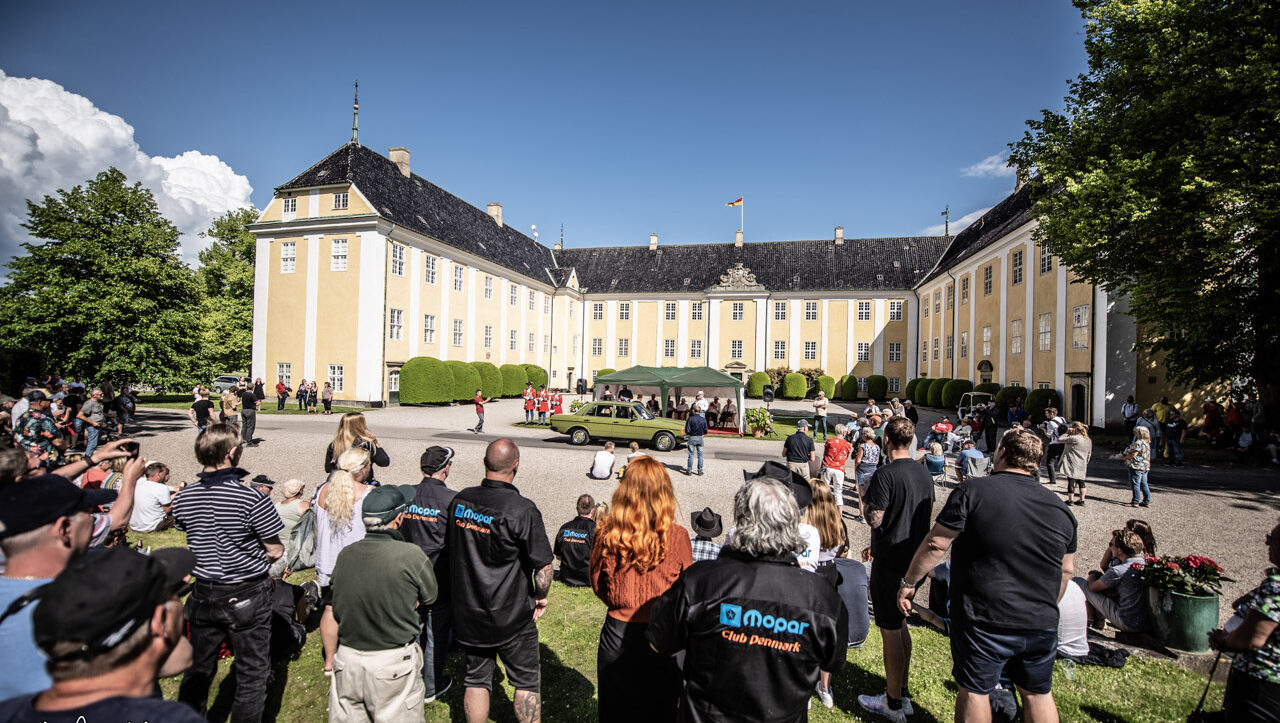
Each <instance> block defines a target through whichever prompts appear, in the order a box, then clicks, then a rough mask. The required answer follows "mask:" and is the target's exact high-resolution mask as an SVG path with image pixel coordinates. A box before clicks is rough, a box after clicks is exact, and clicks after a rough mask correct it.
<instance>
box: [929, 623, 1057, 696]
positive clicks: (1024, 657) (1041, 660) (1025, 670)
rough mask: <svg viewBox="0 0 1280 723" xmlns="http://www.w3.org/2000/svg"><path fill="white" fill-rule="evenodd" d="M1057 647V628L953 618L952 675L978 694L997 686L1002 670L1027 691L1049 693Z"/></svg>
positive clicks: (1015, 683)
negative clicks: (989, 624)
mask: <svg viewBox="0 0 1280 723" xmlns="http://www.w3.org/2000/svg"><path fill="white" fill-rule="evenodd" d="M1057 651H1058V629H1057V628H1050V629H1048V630H1002V629H999V628H984V627H981V626H978V625H973V624H972V623H966V622H964V621H962V620H961V619H960V618H952V620H951V659H952V661H953V662H952V665H951V675H952V676H953V677H955V680H956V685H959V686H960V687H962V688H964V689H965V690H968V691H971V692H974V693H977V694H979V695H987V694H989V693H990V692H991V691H992V690H994V689H995V687H996V684H997V683H999V682H1000V673H1001V671H1004V672H1005V673H1006V674H1007V675H1008V676H1009V680H1011V681H1013V684H1014V685H1016V686H1018V687H1019V688H1022V689H1023V690H1025V691H1026V692H1028V693H1032V694H1036V695H1043V694H1045V693H1048V692H1049V691H1050V690H1051V689H1052V687H1053V660H1054V658H1056V657H1057Z"/></svg>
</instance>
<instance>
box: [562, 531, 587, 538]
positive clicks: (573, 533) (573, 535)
mask: <svg viewBox="0 0 1280 723" xmlns="http://www.w3.org/2000/svg"><path fill="white" fill-rule="evenodd" d="M564 539H566V540H585V539H587V533H585V532H578V531H576V530H565V531H564Z"/></svg>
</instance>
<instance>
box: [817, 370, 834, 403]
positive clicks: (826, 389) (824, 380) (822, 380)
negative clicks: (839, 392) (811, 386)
mask: <svg viewBox="0 0 1280 723" xmlns="http://www.w3.org/2000/svg"><path fill="white" fill-rule="evenodd" d="M818 391H820V392H822V393H824V394H826V395H827V399H835V398H836V380H835V379H834V378H832V377H829V376H827V375H826V374H823V375H822V376H820V377H818Z"/></svg>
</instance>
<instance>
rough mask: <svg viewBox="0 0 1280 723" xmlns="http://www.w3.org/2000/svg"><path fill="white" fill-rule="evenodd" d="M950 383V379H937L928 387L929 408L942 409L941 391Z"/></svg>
mask: <svg viewBox="0 0 1280 723" xmlns="http://www.w3.org/2000/svg"><path fill="white" fill-rule="evenodd" d="M950 381H951V377H938V378H937V379H934V380H933V383H932V384H930V385H929V406H931V407H933V408H935V409H941V408H942V390H943V389H946V387H947V382H950Z"/></svg>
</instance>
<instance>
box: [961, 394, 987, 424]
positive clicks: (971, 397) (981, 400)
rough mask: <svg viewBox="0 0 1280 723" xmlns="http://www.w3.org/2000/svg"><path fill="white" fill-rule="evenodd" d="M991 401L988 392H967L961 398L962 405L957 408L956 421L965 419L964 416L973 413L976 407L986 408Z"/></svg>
mask: <svg viewBox="0 0 1280 723" xmlns="http://www.w3.org/2000/svg"><path fill="white" fill-rule="evenodd" d="M989 401H991V395H990V394H988V393H987V392H965V393H964V394H963V395H962V396H961V397H960V404H959V406H957V407H956V420H957V421H958V420H961V419H964V415H966V414H968V413H969V412H971V411H973V409H974V407H985V406H987V402H989Z"/></svg>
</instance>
